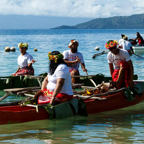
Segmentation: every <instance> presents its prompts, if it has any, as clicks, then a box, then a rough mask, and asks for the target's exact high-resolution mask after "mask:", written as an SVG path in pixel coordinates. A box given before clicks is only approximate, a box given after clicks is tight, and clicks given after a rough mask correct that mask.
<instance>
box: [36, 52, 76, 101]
mask: <svg viewBox="0 0 144 144" xmlns="http://www.w3.org/2000/svg"><path fill="white" fill-rule="evenodd" d="M48 57H49V61H50V63H49V73H48V75H47V77H46V78H45V79H44V81H43V82H42V87H41V91H40V92H39V93H37V95H36V96H35V99H36V101H38V104H46V103H50V104H57V103H61V102H65V101H68V100H70V99H72V98H73V90H72V84H71V76H70V72H69V67H68V66H67V64H66V63H65V62H64V60H63V55H62V54H61V53H60V52H59V51H53V52H50V53H49V54H48Z"/></svg>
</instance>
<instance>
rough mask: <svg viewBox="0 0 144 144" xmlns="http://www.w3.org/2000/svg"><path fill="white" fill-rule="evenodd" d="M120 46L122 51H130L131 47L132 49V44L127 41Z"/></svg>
mask: <svg viewBox="0 0 144 144" xmlns="http://www.w3.org/2000/svg"><path fill="white" fill-rule="evenodd" d="M119 46H121V47H122V49H124V50H130V47H132V44H131V43H130V42H129V41H127V40H123V41H122V42H121V43H120V44H119Z"/></svg>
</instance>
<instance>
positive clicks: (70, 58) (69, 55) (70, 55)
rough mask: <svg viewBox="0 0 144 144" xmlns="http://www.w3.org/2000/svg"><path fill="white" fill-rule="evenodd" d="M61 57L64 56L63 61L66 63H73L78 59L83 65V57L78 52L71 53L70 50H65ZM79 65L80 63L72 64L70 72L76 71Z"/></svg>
mask: <svg viewBox="0 0 144 144" xmlns="http://www.w3.org/2000/svg"><path fill="white" fill-rule="evenodd" d="M63 56H64V59H67V60H68V61H74V60H76V58H77V57H78V58H79V59H80V62H81V63H84V59H83V55H82V54H81V53H80V52H76V53H72V52H71V50H66V51H64V52H63ZM79 65H80V63H75V64H72V66H71V67H70V71H71V69H76V70H78V69H79Z"/></svg>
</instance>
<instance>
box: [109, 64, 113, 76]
mask: <svg viewBox="0 0 144 144" xmlns="http://www.w3.org/2000/svg"><path fill="white" fill-rule="evenodd" d="M109 69H110V74H111V76H112V74H113V72H114V67H113V64H112V63H109Z"/></svg>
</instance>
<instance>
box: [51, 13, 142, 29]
mask: <svg viewBox="0 0 144 144" xmlns="http://www.w3.org/2000/svg"><path fill="white" fill-rule="evenodd" d="M53 29H144V14H136V15H131V16H114V17H109V18H96V19H93V20H90V21H87V22H84V23H80V24H77V25H74V26H67V25H62V26H59V27H55V28H53Z"/></svg>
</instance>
